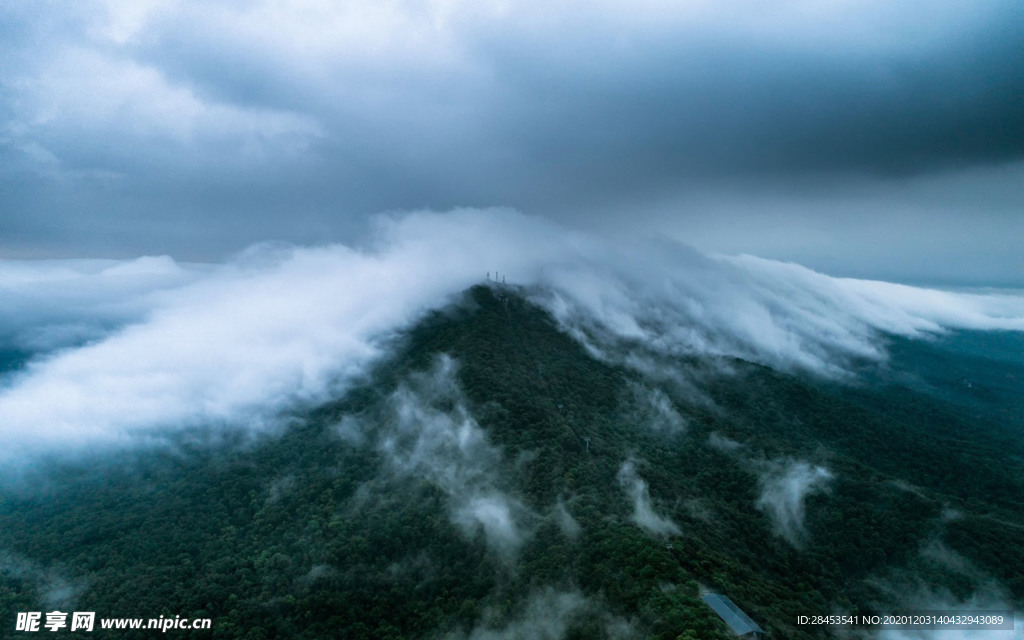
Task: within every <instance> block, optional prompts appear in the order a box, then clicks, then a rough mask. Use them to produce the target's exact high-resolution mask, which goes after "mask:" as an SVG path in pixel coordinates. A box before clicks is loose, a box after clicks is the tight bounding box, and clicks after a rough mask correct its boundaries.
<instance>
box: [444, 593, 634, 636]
mask: <svg viewBox="0 0 1024 640" xmlns="http://www.w3.org/2000/svg"><path fill="white" fill-rule="evenodd" d="M584 616H587V617H597V618H599V619H600V620H601V622H602V626H603V627H604V631H605V633H606V634H607V635H608V637H609V638H630V637H634V635H635V632H634V629H633V627H632V625H630V624H629V623H628V622H627V621H625V620H623V619H622V618H618V617H615V616H612V615H610V614H607V613H604V612H602V611H601V610H600V609H599V608H598V607H597V606H596V605H595V603H593V602H591V601H590V600H588V599H587V598H586V596H584V595H583V594H582V593H580V592H579V591H556V590H554V589H551V588H550V587H549V588H546V589H544V590H541V591H537V592H534V593H532V594H531V595H530V597H529V598H528V599H527V601H526V603H525V605H524V606H523V609H522V610H521V611H520V612H519V613H518V614H517V615H516V616H514V617H512V618H511V619H509V620H504V621H501V622H498V621H493V620H485V621H484V622H482V623H481V624H479V625H478V626H477V627H476V628H475V629H473V630H472V631H470V632H469V633H468V634H467V633H454V634H450V635H449V636H448V637H449V638H451V639H452V640H455V639H459V640H499V639H501V640H560V639H561V638H563V637H565V634H566V632H567V631H569V628H570V626H571V625H572V624H573V623H574V622H576V621H579V620H581V619H582V618H583V617H584ZM489 617H494V616H493V615H492V616H489Z"/></svg>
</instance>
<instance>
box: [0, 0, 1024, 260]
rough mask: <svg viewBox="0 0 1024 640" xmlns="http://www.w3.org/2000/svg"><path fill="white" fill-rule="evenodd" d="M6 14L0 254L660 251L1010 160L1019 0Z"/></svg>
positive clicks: (1021, 43)
mask: <svg viewBox="0 0 1024 640" xmlns="http://www.w3.org/2000/svg"><path fill="white" fill-rule="evenodd" d="M2 11H3V16H2V18H0V20H2V22H0V30H3V32H4V33H5V34H7V35H10V38H8V39H7V40H5V44H3V45H0V47H2V49H3V53H4V54H5V57H7V59H8V60H10V61H11V63H10V64H9V66H8V68H7V69H6V70H5V71H4V73H3V76H2V79H0V92H2V93H0V116H2V117H3V119H4V122H3V125H2V129H0V159H2V160H3V168H2V169H0V181H2V182H0V187H2V188H3V191H4V198H5V200H6V203H7V205H8V206H7V207H5V209H6V211H5V212H4V214H3V217H2V218H0V224H2V225H3V229H4V231H5V232H6V233H8V234H9V235H7V237H6V243H5V244H6V245H7V246H5V248H4V250H5V251H6V252H7V253H8V254H17V253H22V254H31V253H33V252H36V253H42V252H47V251H49V252H50V253H57V254H60V253H61V252H65V253H66V252H68V251H74V249H75V248H76V247H77V248H79V249H82V248H84V250H86V251H91V252H96V251H101V252H107V253H114V254H121V255H123V254H126V253H127V254H129V255H130V254H132V253H135V252H138V251H172V252H174V253H176V254H178V255H183V256H185V257H189V256H191V257H196V256H198V257H210V256H215V255H219V254H222V253H223V252H225V251H228V250H234V249H238V248H240V247H242V246H245V245H246V244H248V243H250V242H253V241H256V240H261V239H269V238H287V239H291V240H298V241H303V242H308V241H322V240H325V239H335V238H347V237H351V236H352V234H354V233H357V232H358V231H359V230H360V229H361V224H362V222H361V221H362V220H363V219H364V215H365V214H366V213H369V212H375V211H381V210H392V209H417V208H434V209H447V208H451V207H457V206H477V207H479V206H493V205H507V206H514V207H518V208H521V209H524V210H526V211H530V212H536V213H540V214H544V215H550V216H554V217H559V218H561V219H562V220H564V221H569V222H570V223H572V224H577V225H589V224H591V223H592V222H594V221H599V222H601V223H602V224H605V225H607V226H613V227H614V226H616V225H617V224H618V225H619V226H621V223H620V222H618V221H621V220H622V219H623V218H628V219H629V220H630V222H631V223H632V222H633V221H635V220H639V219H642V220H647V221H650V220H661V218H659V216H658V212H659V211H664V210H665V209H666V208H667V209H671V210H673V211H674V212H675V213H674V214H673V216H672V220H671V224H665V222H664V220H661V224H660V226H658V225H652V229H651V230H652V231H654V232H673V231H675V232H681V230H685V229H694V228H698V229H699V228H701V222H700V220H699V216H697V215H694V214H692V213H688V212H686V210H685V209H686V208H685V207H680V206H678V203H679V202H680V200H681V199H682V200H683V201H686V200H687V199H690V200H692V199H693V198H697V200H701V199H702V198H703V199H704V200H706V199H707V198H706V197H705V196H708V194H710V198H711V200H714V201H716V202H717V201H719V200H720V196H722V195H723V194H729V195H730V197H733V198H735V194H736V193H750V194H753V195H751V196H750V198H749V199H747V200H743V199H740V200H737V201H735V202H733V203H732V204H731V209H732V211H731V213H730V215H731V216H733V217H737V218H738V219H741V220H754V219H756V218H757V217H758V216H759V215H760V214H759V213H758V212H757V211H756V208H757V206H756V204H757V196H758V188H759V187H757V185H759V184H764V183H770V184H772V185H774V187H773V188H775V189H778V190H780V191H781V192H782V194H783V197H781V198H780V199H781V201H784V202H786V203H787V204H792V201H793V200H794V198H797V196H799V197H801V198H802V197H803V196H804V194H805V193H806V191H807V189H808V185H811V187H812V188H813V187H815V186H817V188H819V189H821V188H825V189H828V188H830V187H831V186H834V185H836V184H839V185H842V186H847V185H848V184H849V183H850V181H851V180H852V179H853V178H852V177H855V176H868V177H869V178H868V179H870V180H875V181H876V182H878V183H879V184H883V185H885V184H897V185H903V184H904V183H905V182H906V181H907V180H909V179H919V178H920V177H921V176H929V175H939V172H949V171H954V172H956V171H963V170H968V169H971V168H972V167H982V168H984V167H990V166H997V165H999V164H1001V163H1002V164H1005V163H1012V162H1015V161H1019V160H1020V159H1021V157H1022V155H1024V111H1022V110H1021V109H1020V108H1019V104H1018V103H1019V96H1020V95H1024V32H1021V31H1020V29H1018V28H1016V25H1019V24H1020V23H1021V20H1022V19H1024V8H1022V6H1021V5H1020V3H1017V2H1009V1H999V0H992V1H990V2H984V3H973V4H971V5H963V4H959V3H943V2H940V3H937V4H934V5H932V6H930V7H929V9H928V11H924V12H922V11H921V8H920V6H919V5H916V4H912V3H907V2H898V3H878V4H876V3H866V4H865V3H858V4H857V5H852V4H847V3H842V2H837V3H803V2H800V1H799V0H791V1H786V2H771V3H766V4H762V5H758V6H749V7H745V8H743V10H735V9H730V8H723V7H719V6H715V5H711V4H704V3H700V2H694V3H687V4H685V5H684V4H678V3H665V4H661V3H659V2H656V1H653V2H647V3H641V4H640V5H635V4H633V5H630V6H628V7H627V6H626V5H625V4H622V5H616V4H614V3H610V2H606V3H596V4H594V5H592V6H590V7H588V8H587V9H586V10H584V9H581V8H579V7H575V6H572V5H569V4H564V3H559V2H555V3H542V4H541V3H532V2H522V3H517V4H501V3H487V2H479V3H459V2H394V3H385V4H373V5H370V4H367V3H340V4H338V3H321V2H317V1H315V0H302V1H298V2H293V3H287V4H282V3H276V2H262V3H257V4H254V5H246V6H242V5H238V4H236V3H231V2H213V3H201V4H184V5H183V4H176V3H170V2H162V1H151V2H145V3H121V2H118V1H115V0H110V1H108V2H105V3H91V4H83V5H79V6H78V8H77V9H76V11H75V12H74V13H71V12H66V11H64V10H63V9H61V8H58V7H56V6H55V5H45V4H25V3H22V4H17V3H15V4H13V5H11V6H8V7H6V8H5V9H3V10H2ZM858 179H860V178H858ZM821 185H825V186H824V187H822V186H821ZM698 196H699V197H698ZM1021 199H1022V196H1021V195H1020V193H1019V191H1017V192H1010V193H1007V194H1004V196H1003V197H1002V200H1000V204H999V207H997V208H998V209H999V211H998V213H997V214H996V215H995V216H994V222H993V224H994V225H995V226H996V227H999V226H1000V225H1004V224H1010V222H1007V221H1009V220H1010V219H1011V217H1012V214H1013V213H1015V212H1019V208H1020V206H1021V204H1022V203H1021ZM858 203H859V204H860V205H861V208H862V209H863V208H870V209H871V211H877V210H878V206H877V203H872V202H867V203H864V202H861V201H860V200H858ZM974 204H975V203H974V202H973V201H972V202H969V203H965V204H964V205H963V206H962V207H961V208H960V212H961V214H963V215H966V212H968V211H970V210H971V209H972V208H973V207H974ZM711 208H712V209H713V208H714V207H711ZM736 211H742V213H736ZM851 215H852V216H853V218H854V219H861V220H862V219H863V211H861V212H858V213H856V214H851ZM839 217H842V216H839ZM785 222H787V223H789V224H790V225H791V226H794V228H796V227H798V226H799V225H798V224H796V223H798V222H799V220H797V219H795V218H788V219H786V221H785ZM961 223H962V220H960V221H959V222H958V223H957V224H961ZM641 226H643V225H641ZM730 226H735V225H732V224H730ZM953 226H954V227H956V226H957V225H956V224H954V225H953ZM18 229H22V230H23V231H18ZM951 233H952V234H953V235H956V230H955V229H954V230H953V231H951ZM679 234H680V233H675V235H679ZM696 235H697V237H700V234H699V233H698V234H696ZM704 235H705V237H706V236H707V233H705V234H704ZM795 235H799V234H795ZM808 242H809V240H808ZM719 244H721V243H719ZM725 244H728V243H725ZM709 248H712V249H716V248H718V246H716V245H715V243H711V245H709ZM744 249H745V250H746V247H744ZM753 249H754V250H756V249H757V246H756V243H755V246H754V247H753ZM805 253H806V252H805ZM926 254H927V252H926V251H923V250H922V255H926ZM778 257H788V256H784V255H779V256H778ZM1007 260H1009V258H1007V259H1006V260H1003V261H1002V262H1000V263H999V264H998V265H997V266H995V267H994V268H993V269H990V270H987V271H985V274H988V275H991V274H992V273H994V272H998V271H999V270H1002V271H1003V272H1005V271H1006V270H1007V269H1008V263H1007ZM905 267H906V265H897V266H894V267H893V270H894V271H897V272H899V271H900V270H901V269H903V270H905Z"/></svg>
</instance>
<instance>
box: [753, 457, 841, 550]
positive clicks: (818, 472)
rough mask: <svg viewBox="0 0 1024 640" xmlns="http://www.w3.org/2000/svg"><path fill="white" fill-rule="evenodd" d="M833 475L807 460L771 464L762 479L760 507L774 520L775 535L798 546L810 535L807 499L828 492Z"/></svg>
mask: <svg viewBox="0 0 1024 640" xmlns="http://www.w3.org/2000/svg"><path fill="white" fill-rule="evenodd" d="M830 480H832V474H831V473H830V472H829V470H828V469H826V468H824V467H820V466H813V467H812V466H811V465H810V464H808V463H806V462H803V461H794V460H786V461H775V462H772V463H769V464H768V467H767V469H766V470H765V471H764V472H763V474H762V477H761V495H760V497H759V498H758V499H757V508H758V509H760V510H761V511H764V512H765V513H766V514H768V516H769V517H770V518H771V520H772V524H773V526H774V527H775V533H776V534H778V535H780V536H782V537H783V538H785V539H786V540H788V541H789V542H790V543H791V544H793V545H794V546H800V545H801V544H802V543H803V542H804V540H805V539H806V536H807V531H806V529H805V528H804V511H805V504H806V501H807V496H809V495H811V494H813V493H818V492H821V491H824V490H825V489H826V488H827V486H828V483H829V481H830Z"/></svg>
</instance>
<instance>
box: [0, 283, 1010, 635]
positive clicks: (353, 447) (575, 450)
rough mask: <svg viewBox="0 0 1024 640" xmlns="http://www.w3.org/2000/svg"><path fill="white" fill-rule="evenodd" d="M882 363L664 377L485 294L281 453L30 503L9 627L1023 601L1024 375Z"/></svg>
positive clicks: (140, 455)
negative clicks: (93, 616)
mask: <svg viewBox="0 0 1024 640" xmlns="http://www.w3.org/2000/svg"><path fill="white" fill-rule="evenodd" d="M993 339H994V340H1001V341H1008V342H1007V344H1009V345H1010V348H1011V349H1014V348H1016V349H1022V347H1024V345H1021V343H1020V341H1019V340H1018V339H1017V338H1015V337H1013V336H996V337H995V338H993ZM889 346H890V350H891V352H892V354H893V356H892V359H891V360H890V362H889V363H888V364H887V365H885V366H883V367H878V366H873V367H872V368H865V370H864V371H863V372H862V374H863V375H861V376H859V378H858V381H856V382H855V381H849V380H847V381H839V382H837V381H832V380H822V379H817V378H814V377H812V376H809V375H798V374H794V373H787V372H778V371H773V370H771V369H768V368H765V367H762V366H759V365H755V364H752V363H748V362H743V361H738V360H725V359H722V360H712V359H708V358H700V359H698V358H693V359H679V358H676V359H671V360H669V359H665V358H660V359H659V358H658V357H657V356H655V355H650V358H651V362H653V363H654V364H653V365H651V366H652V367H654V370H653V372H652V370H650V368H648V370H647V372H646V373H643V374H641V373H639V372H638V370H637V369H636V368H635V367H631V366H628V365H627V364H625V363H626V362H627V361H626V360H625V359H623V358H620V357H616V355H615V354H606V355H607V357H603V358H598V357H595V356H594V354H592V353H590V352H588V351H587V350H586V349H585V348H584V347H583V346H581V345H580V343H579V342H578V341H576V340H574V339H572V338H571V337H569V336H568V335H566V334H565V333H564V332H563V331H561V330H560V329H559V327H558V326H557V324H556V323H555V322H554V321H553V320H552V319H551V317H550V316H549V315H548V314H547V313H545V312H544V311H543V310H541V309H540V308H538V307H537V306H534V305H532V304H530V303H529V302H528V296H526V295H522V293H521V292H518V291H517V290H514V289H513V288H511V287H509V288H491V287H475V288H473V289H472V290H470V291H469V292H467V293H466V294H465V297H464V299H463V300H461V301H460V302H459V303H457V304H455V305H453V306H452V307H451V308H449V309H446V310H445V311H443V312H437V313H434V314H432V315H431V316H429V317H428V318H426V319H425V320H423V321H421V322H419V323H418V324H417V325H416V326H415V327H414V328H413V329H411V330H410V331H409V332H408V333H407V334H405V335H402V336H397V337H395V338H394V339H393V344H392V345H391V350H390V353H391V355H389V356H388V357H387V358H386V359H383V360H381V361H380V362H379V363H378V364H377V365H376V366H375V368H374V369H373V371H371V372H370V373H368V374H367V375H366V376H365V378H364V379H362V380H361V381H360V383H359V384H358V385H356V386H355V387H354V388H351V389H349V390H347V392H346V393H344V395H343V396H342V397H340V398H339V399H337V400H336V401H333V402H331V403H328V404H326V405H323V406H318V407H313V408H310V409H309V410H308V411H307V412H305V413H303V414H301V415H294V416H287V417H285V418H283V419H282V426H281V427H280V428H279V429H278V430H277V431H275V432H274V433H271V434H261V435H252V434H250V433H248V432H247V431H246V430H245V429H244V428H238V430H237V431H234V432H228V433H226V434H225V432H224V430H223V429H218V430H216V431H210V432H203V431H194V432H190V433H188V434H186V435H180V434H179V435H177V436H173V437H172V436H168V439H167V440H166V441H164V442H161V443H158V444H157V445H154V446H153V447H151V448H148V449H146V450H144V451H136V452H133V453H131V454H123V453H122V454H119V455H118V456H110V455H105V454H96V455H93V456H91V457H86V458H79V459H78V460H77V461H76V462H68V461H64V462H60V463H59V464H58V463H54V464H52V465H50V466H49V467H47V468H46V469H45V470H40V471H37V472H35V474H34V475H32V476H31V477H29V478H23V479H22V480H20V481H17V482H15V481H12V482H9V483H7V484H6V485H5V488H4V489H3V490H2V493H0V554H2V555H0V611H2V612H4V613H3V620H2V624H3V626H4V628H5V629H8V630H13V628H14V612H17V611H29V610H33V611H50V610H52V609H53V608H60V607H64V608H63V609H61V610H63V611H67V610H69V609H73V610H80V611H95V612H97V616H98V617H116V616H131V617H147V618H148V617H157V616H159V615H164V616H170V617H174V616H175V615H182V616H188V617H209V618H212V620H213V628H212V630H203V631H186V630H176V631H169V632H168V634H169V635H170V636H174V637H180V638H243V639H248V640H257V639H267V638H309V639H314V638H331V637H338V638H356V639H358V638H440V637H457V638H458V637H479V638H484V637H507V636H514V634H515V633H519V634H520V637H537V638H544V637H565V638H581V639H582V638H626V637H639V638H658V639H668V640H674V639H678V638H684V639H685V638H702V639H703V638H708V639H714V638H728V637H732V636H730V634H729V632H728V630H727V629H726V627H725V625H724V624H723V623H722V622H721V621H720V620H719V619H718V617H717V616H716V615H715V614H714V613H713V612H712V611H711V610H710V609H709V608H707V607H706V606H705V605H704V604H703V603H702V602H701V601H700V594H701V592H702V590H712V591H717V592H721V593H724V594H726V595H728V596H729V597H730V598H732V600H734V601H735V602H736V603H737V604H738V605H739V606H740V607H741V608H742V609H743V610H744V611H746V612H747V613H748V614H749V615H750V616H751V617H752V618H753V619H754V620H755V621H757V622H758V623H759V624H760V625H761V626H762V627H763V628H764V629H765V630H766V631H767V632H768V635H769V637H773V638H793V639H797V640H799V639H803V638H826V637H833V635H832V634H833V631H832V630H830V629H828V628H811V627H800V626H797V625H796V624H795V621H796V617H797V616H798V615H801V614H831V613H837V612H885V611H890V610H894V609H899V608H906V607H909V606H911V605H913V604H918V605H919V604H920V603H921V602H922V598H925V597H931V598H937V599H938V600H940V601H942V602H943V603H945V604H948V605H950V606H952V605H955V604H956V603H957V602H964V601H967V600H968V599H969V598H970V597H971V596H972V595H975V596H978V597H982V598H984V597H987V598H991V599H992V601H993V602H995V601H998V602H999V603H1000V604H1003V605H1006V606H1014V605H1016V606H1017V607H1020V606H1022V605H1024V571H1021V567H1024V535H1022V531H1024V435H1022V434H1024V419H1022V416H1024V413H1022V406H1024V404H1022V394H1021V383H1022V382H1024V377H1021V376H1024V367H1022V366H1021V364H1020V362H1019V360H1012V359H1011V360H1006V359H1002V357H1001V356H999V355H998V354H1001V353H1004V352H1005V345H1004V347H1000V348H996V349H992V350H986V348H985V347H984V345H983V344H981V343H980V342H978V341H977V340H976V339H972V338H971V337H969V336H967V337H960V338H955V339H953V342H947V343H940V342H934V343H928V342H919V341H915V342H911V341H907V340H895V339H893V340H892V343H891V344H890V345H889ZM623 348H625V347H624V346H623ZM1018 352H1020V351H1018ZM16 355H17V354H10V359H11V361H12V362H14V361H15V360H18V361H20V359H21V358H20V356H18V357H17V358H15V356H16ZM950 363H954V364H950ZM865 366H866V367H867V365H865ZM808 478H810V479H808ZM800 481H804V485H803V489H804V490H805V491H804V493H801V494H800V496H799V499H795V500H791V501H790V502H788V503H784V504H783V505H782V506H783V507H786V506H787V505H788V507H790V510H789V511H786V510H785V509H783V510H782V511H781V512H780V511H776V510H774V509H773V507H772V506H771V504H772V502H771V500H772V499H773V498H772V495H773V494H772V493H771V490H772V488H773V487H776V488H778V489H779V491H781V492H783V493H781V494H780V496H782V497H780V498H778V499H779V500H783V501H784V500H785V489H786V487H787V485H785V483H786V482H793V483H798V482H800ZM773 483H774V484H773ZM766 496H768V497H766ZM793 509H796V510H797V513H795V514H794V513H792V510H793ZM780 513H781V514H782V515H783V516H785V515H786V514H789V515H788V517H790V518H791V519H790V520H782V521H781V522H780V521H779V520H778V518H779V517H780V515H779V514H780ZM797 516H798V517H797ZM979 594H980V595H979ZM976 601H978V600H977V599H976ZM46 633H47V634H48V635H49V632H46ZM96 633H97V634H98V635H103V634H104V633H106V634H107V635H109V636H110V637H115V636H116V637H119V638H134V637H138V638H146V637H152V632H145V631H143V632H131V631H123V630H122V631H109V632H102V631H97V632H96ZM133 633H135V634H136V635H133ZM487 633H491V634H493V635H491V636H488V635H486V634H487ZM474 634H475V635H474ZM545 634H546V635H545ZM2 635H3V637H14V636H16V635H17V634H15V633H14V632H13V631H9V632H8V631H5V632H4V633H3V634H2ZM54 635H59V634H54ZM69 635H70V634H69Z"/></svg>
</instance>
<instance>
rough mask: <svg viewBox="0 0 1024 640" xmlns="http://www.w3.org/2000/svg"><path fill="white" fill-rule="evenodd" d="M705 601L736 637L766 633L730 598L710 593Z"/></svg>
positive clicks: (705, 597) (704, 598)
mask: <svg viewBox="0 0 1024 640" xmlns="http://www.w3.org/2000/svg"><path fill="white" fill-rule="evenodd" d="M703 600H704V602H705V603H706V604H707V605H708V606H709V607H711V608H712V609H714V611H715V613H717V614H718V615H719V617H720V618H722V620H724V621H725V624H727V625H729V628H730V629H732V632H733V633H735V634H736V635H738V636H743V635H746V634H748V633H751V632H755V631H756V632H757V633H764V629H762V628H761V627H759V626H757V623H756V622H754V621H753V620H751V619H750V618H749V617H748V616H747V614H745V613H743V612H742V611H740V608H739V607H737V606H736V604H735V603H734V602H733V601H732V600H730V599H729V598H727V597H725V596H723V595H720V594H717V593H709V594H706V595H705V596H704V597H703Z"/></svg>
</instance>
